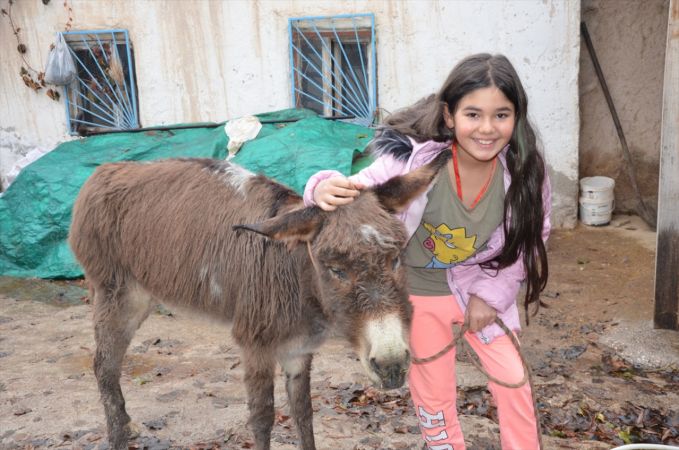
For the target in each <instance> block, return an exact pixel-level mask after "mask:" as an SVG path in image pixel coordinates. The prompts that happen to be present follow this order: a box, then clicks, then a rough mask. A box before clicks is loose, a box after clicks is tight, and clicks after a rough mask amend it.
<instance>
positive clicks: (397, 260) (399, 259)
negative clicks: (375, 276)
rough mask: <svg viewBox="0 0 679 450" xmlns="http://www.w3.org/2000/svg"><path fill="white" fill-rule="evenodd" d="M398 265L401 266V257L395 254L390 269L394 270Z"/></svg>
mask: <svg viewBox="0 0 679 450" xmlns="http://www.w3.org/2000/svg"><path fill="white" fill-rule="evenodd" d="M399 267H401V258H400V257H398V256H397V257H396V258H394V260H393V261H392V262H391V270H396V269H398V268H399Z"/></svg>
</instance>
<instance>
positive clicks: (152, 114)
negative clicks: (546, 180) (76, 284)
mask: <svg viewBox="0 0 679 450" xmlns="http://www.w3.org/2000/svg"><path fill="white" fill-rule="evenodd" d="M69 3H70V4H71V5H72V8H73V19H74V20H73V29H74V30H78V29H81V30H85V29H102V28H106V29H110V28H126V29H128V30H129V32H130V37H131V40H132V43H133V46H134V50H135V62H136V64H135V65H136V74H137V82H138V86H139V105H140V108H139V109H140V118H141V122H142V125H143V126H153V125H162V124H172V123H180V122H183V123H186V122H199V121H217V122H218V121H224V120H228V119H231V118H236V117H239V116H242V115H246V114H251V113H259V112H265V111H271V110H277V109H283V108H288V107H290V106H291V99H290V75H289V72H290V68H289V55H288V42H287V40H288V34H287V33H288V32H287V26H288V18H290V17H300V16H310V15H314V16H315V15H332V14H345V13H365V12H372V13H374V14H375V19H376V34H377V61H378V75H377V77H378V106H379V107H381V108H383V109H384V110H386V111H393V110H395V109H398V108H399V107H402V106H405V105H407V104H409V103H411V102H413V101H415V100H417V99H418V98H420V97H422V96H424V95H427V94H429V93H431V92H433V91H435V90H436V89H438V88H439V86H440V85H441V83H442V82H443V81H444V79H445V77H446V75H447V73H448V72H449V71H450V69H451V68H452V66H453V65H454V64H455V63H456V62H457V61H458V60H459V59H460V58H462V57H463V56H466V55H468V54H470V53H475V52H481V51H486V52H491V53H496V52H501V53H504V54H506V55H507V56H508V57H509V58H510V59H511V60H512V61H513V63H514V64H515V66H516V69H517V71H518V72H519V74H520V75H521V77H522V80H523V83H524V85H525V87H526V90H527V92H528V95H529V99H530V117H531V118H532V119H533V121H534V123H535V125H536V126H537V128H538V130H539V132H540V136H541V138H542V142H543V145H544V149H545V156H546V159H547V163H548V165H549V167H550V172H551V177H552V183H553V186H554V216H553V218H554V224H555V226H566V227H570V226H572V225H574V223H575V221H576V213H577V178H578V173H577V170H578V117H579V114H578V95H577V92H578V82H577V80H578V70H579V69H578V63H579V55H580V48H579V45H580V40H579V29H578V26H579V19H580V4H579V2H577V1H561V0H544V1H542V0H535V1H533V0H527V1H512V2H505V1H495V0H489V1H474V2H468V1H444V0H440V1H436V0H431V1H396V0H394V1H385V0H379V1H378V0H367V1H346V0H345V1H325V0H310V1H303V0H279V1H274V0H270V1H268V0H260V1H256V0H253V1H249V0H248V1H241V0H230V1H203V0H185V1H167V0H166V1H161V0H156V1H145V0H134V1H133V0H117V1H114V2H111V1H108V0H72V1H69ZM0 4H1V5H2V7H3V8H7V0H0ZM12 11H13V17H14V20H15V22H16V24H17V25H18V26H21V27H22V31H21V37H22V40H23V42H24V43H25V44H26V45H27V47H28V49H29V51H28V53H27V54H26V58H27V59H28V60H29V62H30V63H31V64H32V65H33V66H34V67H36V68H42V65H43V64H44V61H45V58H46V56H47V51H48V47H49V43H50V42H51V41H52V40H53V38H54V33H55V32H56V31H59V30H63V28H64V25H65V23H66V20H67V14H66V11H65V10H64V8H63V6H62V2H61V1H56V0H53V1H51V2H50V3H49V4H48V5H46V6H44V5H43V4H42V2H41V1H39V0H20V1H15V4H14V6H13V8H12ZM0 61H1V62H2V64H0V86H1V89H0V105H2V106H1V108H2V109H1V110H0V165H1V167H0V173H4V172H6V171H7V170H9V167H8V165H9V163H10V162H12V160H16V159H17V158H18V157H20V156H21V155H22V154H25V153H26V152H27V151H28V150H29V149H31V148H32V147H34V146H46V147H50V146H52V147H53V146H54V145H55V144H56V143H58V142H60V141H63V140H64V139H68V136H67V134H66V132H65V130H66V121H65V112H64V105H63V103H57V102H54V101H52V100H50V99H49V98H48V97H47V96H45V95H44V94H43V93H37V94H36V93H35V92H33V91H31V90H30V89H28V88H26V87H25V86H24V85H23V83H22V81H21V79H20V77H19V76H18V71H19V68H20V67H21V64H22V61H21V58H20V56H19V54H18V53H17V52H16V42H15V41H14V36H13V35H12V32H11V29H10V27H9V26H8V22H7V18H6V17H4V18H3V22H2V26H0Z"/></svg>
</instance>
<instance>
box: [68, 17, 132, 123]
mask: <svg viewBox="0 0 679 450" xmlns="http://www.w3.org/2000/svg"><path fill="white" fill-rule="evenodd" d="M63 34H64V37H65V38H66V42H67V43H68V45H69V49H70V51H71V55H73V58H74V60H75V62H76V67H77V70H78V77H77V80H76V81H75V82H73V83H71V84H70V85H68V86H66V117H67V125H68V129H69V132H70V133H71V134H78V133H79V132H81V131H82V130H83V129H84V130H85V131H101V130H126V129H136V128H139V126H140V125H139V117H138V111H137V96H136V87H135V79H134V66H133V62H134V61H133V58H132V49H131V45H130V40H129V35H128V32H127V30H119V29H116V30H102V31H66V32H63ZM121 47H122V48H121ZM121 50H124V55H123V54H122V52H121ZM121 56H122V57H121Z"/></svg>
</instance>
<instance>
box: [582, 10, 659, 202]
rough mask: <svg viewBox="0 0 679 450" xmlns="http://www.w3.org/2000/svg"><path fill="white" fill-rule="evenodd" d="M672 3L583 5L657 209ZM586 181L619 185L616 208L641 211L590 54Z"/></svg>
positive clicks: (586, 66) (646, 194)
mask: <svg viewBox="0 0 679 450" xmlns="http://www.w3.org/2000/svg"><path fill="white" fill-rule="evenodd" d="M668 12H669V0H645V1H643V2H640V1H637V0H583V1H582V20H583V21H584V22H585V23H586V24H587V28H588V30H589V34H590V35H591V37H592V41H593V45H594V48H595V51H596V55H597V58H598V60H599V64H600V65H601V68H602V71H603V73H604V76H605V77H606V83H607V85H608V88H609V91H610V94H611V97H612V99H613V102H614V103H615V108H616V110H617V112H618V116H619V119H620V122H621V125H622V129H623V132H624V135H625V139H626V141H627V145H628V147H629V150H630V153H631V155H632V160H633V164H634V168H635V170H636V174H637V184H638V186H639V189H640V191H641V194H642V196H643V198H644V202H645V203H646V204H647V205H648V206H649V207H651V209H653V210H655V209H656V206H657V203H658V196H657V192H658V175H659V159H660V125H661V115H662V114H661V113H662V94H663V73H664V62H665V45H666V39H667V17H668ZM580 58H581V59H580V68H581V73H580V114H581V118H580V165H579V166H580V176H581V177H587V176H593V175H604V176H608V177H611V178H613V179H615V181H616V185H615V199H616V209H617V210H618V211H619V212H631V211H634V210H635V209H636V205H637V196H636V194H635V192H634V190H633V189H632V184H631V181H630V177H629V175H628V167H627V162H626V160H625V159H624V153H623V149H622V146H621V144H620V140H619V138H618V134H617V132H616V129H615V125H614V123H613V119H612V116H611V113H610V111H609V109H608V106H607V104H606V99H605V97H604V93H603V89H602V88H601V85H600V83H599V80H598V79H597V76H596V72H595V70H594V65H593V63H592V61H591V58H590V54H589V52H588V51H587V48H586V47H585V46H584V45H583V46H582V48H581V56H580Z"/></svg>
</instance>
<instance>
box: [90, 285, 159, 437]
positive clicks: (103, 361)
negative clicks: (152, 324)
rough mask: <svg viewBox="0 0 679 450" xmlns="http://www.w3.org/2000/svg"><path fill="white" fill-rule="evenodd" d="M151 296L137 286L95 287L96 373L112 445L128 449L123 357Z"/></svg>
mask: <svg viewBox="0 0 679 450" xmlns="http://www.w3.org/2000/svg"><path fill="white" fill-rule="evenodd" d="M150 306H151V298H150V296H149V295H147V294H145V293H143V292H142V291H141V289H139V288H136V287H133V286H123V287H120V288H113V289H107V288H104V287H102V286H94V338H95V340H96V344H97V350H96V353H95V355H94V374H95V376H96V378H97V384H98V385H99V393H100V395H101V400H102V402H103V404H104V412H105V414H106V426H107V430H108V439H109V443H110V445H111V447H112V448H113V449H115V450H120V449H127V441H128V439H129V434H130V416H128V415H127V412H126V411H125V399H124V398H123V393H122V391H121V389H120V373H121V367H122V363H123V357H124V356H125V351H126V350H127V347H128V345H129V344H130V341H131V340H132V336H133V335H134V332H135V331H136V330H137V329H138V328H139V326H140V325H141V323H142V322H143V321H144V319H146V317H148V314H149V311H150Z"/></svg>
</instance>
